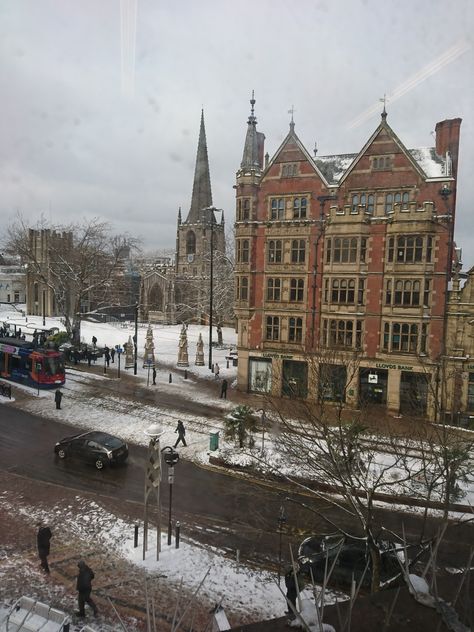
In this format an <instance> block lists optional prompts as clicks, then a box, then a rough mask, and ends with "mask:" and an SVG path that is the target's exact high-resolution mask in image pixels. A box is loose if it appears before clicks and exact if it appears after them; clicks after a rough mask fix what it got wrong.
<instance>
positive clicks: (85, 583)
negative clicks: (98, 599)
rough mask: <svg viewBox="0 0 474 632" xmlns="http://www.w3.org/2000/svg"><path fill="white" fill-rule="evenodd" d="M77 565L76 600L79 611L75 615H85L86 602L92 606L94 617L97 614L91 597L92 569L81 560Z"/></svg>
mask: <svg viewBox="0 0 474 632" xmlns="http://www.w3.org/2000/svg"><path fill="white" fill-rule="evenodd" d="M77 567H78V568H79V573H78V575H77V583H76V588H77V593H78V595H77V601H78V605H79V612H78V613H77V615H78V616H79V617H85V616H86V612H85V605H86V603H87V604H88V605H89V606H90V607H91V608H92V610H93V611H94V617H96V616H97V612H98V611H97V606H96V605H95V603H94V601H93V600H92V598H91V592H92V580H93V579H94V571H93V570H92V569H91V568H89V566H87V564H86V563H85V562H83V561H82V560H81V561H80V562H78V564H77Z"/></svg>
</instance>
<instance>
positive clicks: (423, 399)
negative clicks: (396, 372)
mask: <svg viewBox="0 0 474 632" xmlns="http://www.w3.org/2000/svg"><path fill="white" fill-rule="evenodd" d="M428 385H429V376H427V375H426V374H425V373H414V372H413V371H402V372H401V378H400V413H401V414H402V415H414V416H415V417H424V416H425V415H426V411H427V408H428Z"/></svg>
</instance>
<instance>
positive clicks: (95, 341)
mask: <svg viewBox="0 0 474 632" xmlns="http://www.w3.org/2000/svg"><path fill="white" fill-rule="evenodd" d="M92 345H93V346H94V347H97V338H96V337H95V336H92Z"/></svg>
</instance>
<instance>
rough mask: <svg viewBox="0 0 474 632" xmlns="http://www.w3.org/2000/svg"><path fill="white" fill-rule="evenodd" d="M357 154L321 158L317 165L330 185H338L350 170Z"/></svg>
mask: <svg viewBox="0 0 474 632" xmlns="http://www.w3.org/2000/svg"><path fill="white" fill-rule="evenodd" d="M356 156H357V154H339V155H334V156H319V158H316V159H315V161H314V162H315V163H316V165H317V166H318V169H319V170H320V171H321V173H322V174H323V176H324V177H325V178H326V180H327V181H328V182H329V184H336V183H337V182H339V180H340V179H341V178H342V176H343V175H344V173H345V172H346V171H347V169H349V167H350V166H351V164H352V163H353V161H354V158H355V157H356Z"/></svg>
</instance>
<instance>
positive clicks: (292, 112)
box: [288, 105, 296, 123]
mask: <svg viewBox="0 0 474 632" xmlns="http://www.w3.org/2000/svg"><path fill="white" fill-rule="evenodd" d="M295 112H296V110H295V106H294V105H292V106H291V108H290V109H289V110H288V114H291V121H290V122H291V123H294V120H293V114H294V113H295Z"/></svg>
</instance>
